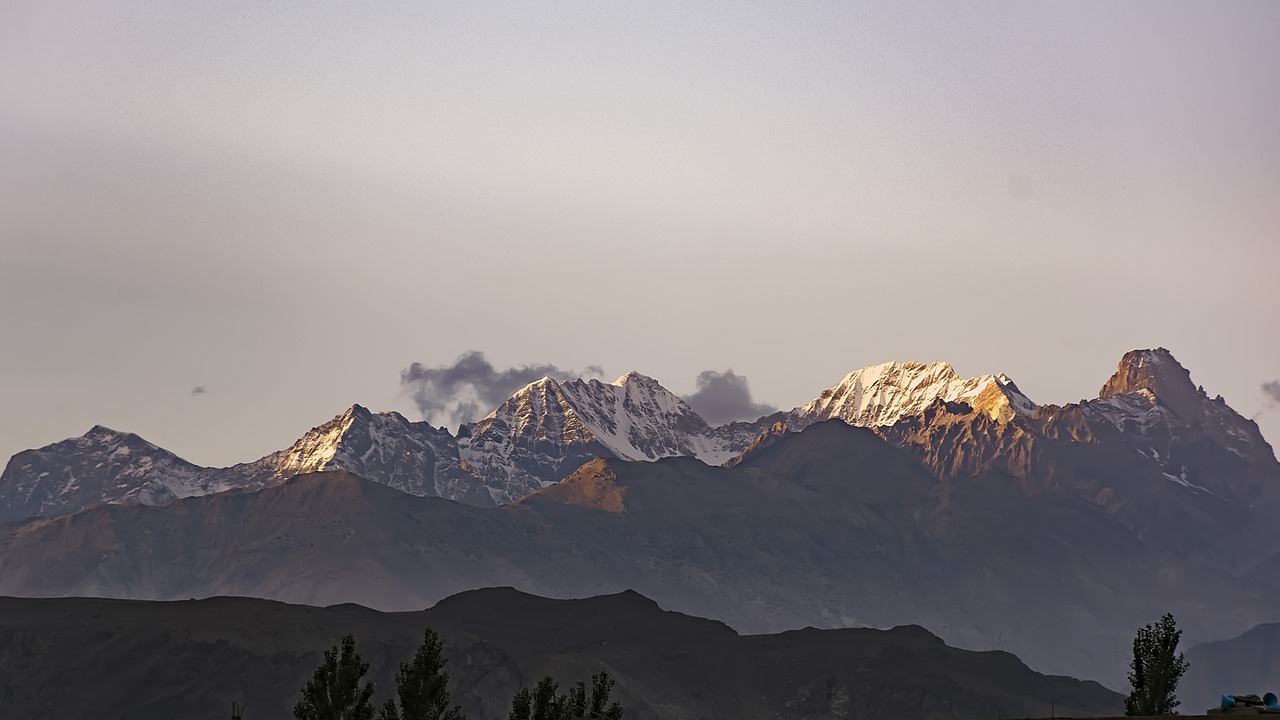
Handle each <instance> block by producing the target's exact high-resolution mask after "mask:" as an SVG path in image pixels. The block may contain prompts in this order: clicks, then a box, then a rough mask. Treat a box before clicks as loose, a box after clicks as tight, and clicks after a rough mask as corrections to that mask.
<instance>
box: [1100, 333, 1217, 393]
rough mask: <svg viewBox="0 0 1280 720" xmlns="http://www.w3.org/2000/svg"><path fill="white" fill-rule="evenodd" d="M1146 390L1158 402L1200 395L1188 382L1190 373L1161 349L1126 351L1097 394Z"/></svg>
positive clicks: (1192, 384)
mask: <svg viewBox="0 0 1280 720" xmlns="http://www.w3.org/2000/svg"><path fill="white" fill-rule="evenodd" d="M1140 390H1147V391H1150V392H1152V393H1154V394H1155V395H1156V396H1157V397H1159V398H1161V399H1162V400H1166V401H1167V400H1173V401H1174V402H1175V403H1177V401H1178V400H1185V399H1186V396H1189V395H1196V394H1202V391H1199V390H1197V388H1196V386H1195V384H1194V383H1192V382H1191V373H1190V371H1188V370H1187V369H1186V368H1184V367H1182V364H1181V363H1179V362H1178V361H1177V359H1176V358H1174V357H1173V353H1171V352H1169V351H1168V350H1166V349H1165V348H1162V347H1161V348H1155V349H1154V350H1130V351H1129V352H1127V353H1125V354H1124V357H1122V358H1120V363H1119V364H1118V365H1117V366H1116V372H1115V374H1114V375H1112V376H1111V378H1110V379H1109V380H1107V382H1106V384H1104V385H1103V386H1102V390H1100V391H1099V392H1098V397H1100V398H1110V397H1115V396H1116V395H1127V394H1129V393H1134V392H1138V391H1140Z"/></svg>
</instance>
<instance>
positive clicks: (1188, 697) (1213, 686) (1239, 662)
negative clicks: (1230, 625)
mask: <svg viewBox="0 0 1280 720" xmlns="http://www.w3.org/2000/svg"><path fill="white" fill-rule="evenodd" d="M1186 655H1187V661H1188V662H1190V663H1191V665H1190V667H1189V668H1187V674H1186V675H1185V676H1184V677H1183V679H1182V682H1181V683H1179V684H1178V697H1179V698H1181V699H1182V702H1183V705H1184V708H1182V709H1183V710H1184V711H1185V712H1188V713H1193V712H1196V711H1198V710H1202V709H1204V708H1208V707H1214V706H1216V705H1217V704H1218V701H1219V699H1220V697H1221V696H1222V695H1223V694H1224V693H1225V694H1227V695H1233V694H1245V693H1257V694H1258V695H1262V694H1264V693H1268V692H1275V693H1280V623H1265V624H1262V625H1258V626H1257V627H1255V628H1253V629H1251V630H1249V631H1248V632H1246V633H1243V634H1241V635H1239V636H1236V637H1233V638H1230V639H1227V640H1217V641H1214V642H1206V643H1201V644H1199V645H1195V646H1193V647H1191V648H1190V649H1189V650H1187V651H1186Z"/></svg>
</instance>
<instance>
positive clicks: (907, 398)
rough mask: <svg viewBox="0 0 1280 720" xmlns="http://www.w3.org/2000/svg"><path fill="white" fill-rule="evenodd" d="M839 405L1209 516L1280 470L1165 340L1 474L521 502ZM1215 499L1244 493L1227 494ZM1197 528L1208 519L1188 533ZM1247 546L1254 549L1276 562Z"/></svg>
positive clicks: (379, 418)
mask: <svg viewBox="0 0 1280 720" xmlns="http://www.w3.org/2000/svg"><path fill="white" fill-rule="evenodd" d="M828 419H839V420H843V421H844V422H846V423H849V424H851V425H856V426H862V427H870V428H874V429H876V431H877V432H878V433H879V434H880V435H881V436H882V437H884V438H885V439H886V440H888V441H889V442H892V443H894V444H896V445H899V446H901V447H905V448H908V449H910V450H912V451H913V452H914V453H916V454H917V456H918V457H919V458H920V459H921V460H922V461H923V462H924V463H925V464H926V465H927V466H928V467H929V468H930V469H931V470H932V471H933V472H934V474H935V475H937V476H938V477H939V478H940V479H948V478H959V477H966V476H969V475H973V474H975V473H977V472H979V471H981V470H983V469H985V468H989V467H999V468H1001V469H1002V470H1004V471H1006V472H1009V473H1010V474H1012V475H1013V476H1015V477H1019V478H1023V479H1026V480H1028V481H1029V482H1031V483H1033V484H1036V483H1040V484H1049V485H1055V486H1059V487H1065V488H1071V489H1073V491H1074V492H1076V493H1077V494H1080V495H1083V496H1087V497H1089V498H1090V499H1091V500H1093V501H1096V502H1099V503H1101V504H1103V505H1105V506H1107V507H1109V508H1111V509H1113V510H1115V511H1117V512H1129V513H1132V514H1133V515H1134V517H1135V520H1137V519H1138V516H1139V515H1140V514H1141V513H1140V510H1139V509H1138V507H1139V506H1140V505H1141V503H1139V502H1136V501H1135V499H1134V498H1133V497H1132V496H1131V494H1129V493H1128V492H1127V491H1126V490H1125V489H1124V488H1122V487H1118V486H1119V485H1122V484H1123V483H1117V482H1112V481H1111V476H1113V475H1115V474H1116V473H1117V472H1119V470H1117V469H1116V468H1123V469H1124V472H1125V473H1127V474H1128V475H1131V476H1139V477H1148V476H1154V477H1158V478H1164V479H1165V480H1166V481H1168V482H1169V483H1172V484H1175V485H1177V486H1179V487H1180V488H1182V489H1183V490H1184V491H1185V492H1183V493H1181V495H1180V497H1181V500H1178V501H1177V502H1173V504H1174V505H1177V504H1179V503H1192V504H1200V505H1206V506H1207V509H1202V510H1198V511H1196V512H1195V513H1192V514H1193V515H1194V514H1196V513H1202V512H1207V513H1209V514H1210V515H1215V514H1222V513H1223V512H1234V505H1235V504H1240V503H1244V504H1246V505H1247V504H1251V503H1252V502H1254V501H1256V498H1258V497H1259V496H1260V495H1265V494H1267V493H1273V492H1274V491H1275V487H1276V486H1277V484H1280V481H1277V480H1276V478H1277V476H1278V474H1277V464H1276V461H1275V458H1274V455H1273V454H1272V451H1271V448H1270V446H1269V445H1268V444H1267V443H1266V441H1265V440H1264V439H1263V438H1262V436H1261V434H1260V432H1259V431H1258V428H1257V426H1256V425H1255V424H1253V423H1252V422H1251V421H1248V420H1245V419H1244V418H1242V417H1240V416H1239V415H1238V414H1236V413H1235V412H1234V411H1233V410H1231V408H1229V407H1228V406H1227V405H1226V404H1225V403H1224V402H1223V401H1222V400H1221V398H1217V399H1213V400H1210V399H1209V398H1208V396H1207V395H1206V394H1205V393H1204V392H1203V390H1202V389H1197V388H1196V387H1195V386H1193V385H1192V384H1191V381H1190V377H1189V374H1188V373H1187V371H1186V370H1185V369H1183V368H1182V367H1181V366H1180V365H1178V363H1177V361H1176V360H1174V359H1173V356H1172V355H1171V354H1170V353H1169V352H1168V351H1167V350H1164V349H1157V350H1136V351H1133V352H1131V353H1128V354H1126V355H1125V357H1124V358H1123V359H1122V360H1121V362H1120V366H1119V369H1118V370H1117V372H1116V374H1115V376H1114V377H1113V378H1112V379H1111V380H1110V381H1108V382H1107V383H1106V385H1105V386H1104V387H1103V389H1102V392H1101V393H1100V396H1099V398H1098V399H1096V400H1090V401H1084V402H1081V403H1078V404H1074V405H1066V406H1052V405H1050V406H1043V407H1041V406H1038V405H1037V404H1036V403H1034V402H1033V401H1031V400H1030V399H1029V398H1027V397H1026V396H1025V395H1023V394H1022V392H1021V391H1020V390H1019V389H1018V387H1017V385H1016V384H1014V382H1013V381H1012V380H1010V379H1009V378H1008V377H1006V376H1004V375H1003V374H996V375H984V376H980V377H977V378H970V379H965V378H961V377H959V376H958V375H957V374H956V373H955V371H954V370H953V369H952V368H951V366H950V365H948V364H946V363H942V362H935V363H929V364H923V363H917V362H889V363H883V364H880V365H873V366H869V367H866V368H862V369H860V370H857V371H854V372H852V373H850V374H849V375H848V376H846V377H845V378H844V379H843V380H842V381H841V382H840V383H838V384H836V385H835V386H834V387H832V388H830V389H828V390H825V391H823V392H822V393H821V394H820V395H819V396H818V397H817V398H815V399H814V400H813V401H811V402H809V403H806V404H805V405H802V406H800V407H797V408H795V409H793V410H791V411H789V412H785V413H781V412H780V413H775V414H774V415H770V416H767V417H764V418H760V419H758V420H756V421H752V422H738V423H731V424H729V425H724V426H720V427H714V428H713V427H711V426H709V425H708V424H707V423H706V422H705V421H704V420H703V419H702V418H701V417H699V416H698V414H697V413H696V412H694V411H693V410H692V409H691V408H690V407H689V406H688V405H687V404H686V403H685V402H684V401H683V400H682V399H680V398H679V397H678V396H676V395H675V394H673V393H671V392H670V391H668V390H667V389H666V388H664V387H662V385H661V384H659V383H658V382H657V381H656V380H654V379H653V378H649V377H646V376H644V375H642V374H640V373H635V372H631V373H627V374H626V375H623V376H622V377H620V378H618V380H616V381H615V382H613V383H603V382H600V381H598V380H574V381H558V380H554V379H551V378H543V379H541V380H539V381H537V382H534V383H531V384H530V385H528V386H526V387H524V388H522V389H520V390H519V391H517V392H516V393H515V394H514V395H512V396H511V398H509V399H508V400H507V401H505V402H504V403H502V405H500V406H499V407H497V408H496V409H494V411H493V412H491V413H490V414H489V415H488V416H486V417H484V418H482V419H481V420H479V421H478V422H476V423H473V424H469V425H464V426H463V427H462V428H460V429H459V432H458V435H457V437H456V438H455V437H454V436H453V435H451V434H449V433H448V432H447V431H446V430H444V429H442V428H436V427H432V426H431V425H430V424H429V423H424V422H410V421H408V420H406V419H405V418H404V417H403V416H401V415H399V414H398V413H370V412H369V411H368V410H366V409H364V408H362V407H360V406H358V405H357V406H353V407H352V408H351V409H349V410H348V411H347V412H346V413H343V414H342V415H340V416H338V417H337V418H335V419H334V420H332V421H330V422H328V423H326V424H324V425H321V426H320V427H317V428H315V429H313V430H312V431H311V432H309V433H307V434H306V435H304V436H303V437H302V438H301V439H299V440H298V442H296V443H295V444H294V445H293V446H292V447H290V448H288V449H286V450H284V451H281V452H278V453H272V454H271V455H268V456H267V457H264V458H262V459H260V460H257V461H255V462H252V463H247V464H244V465H237V466H234V467H232V468H200V467H197V466H195V465H192V464H190V463H187V462H185V461H183V460H182V459H181V458H178V457H177V456H175V455H173V454H172V453H169V452H168V451H165V450H163V449H161V448H158V447H156V446H154V445H151V444H150V443H147V442H145V441H143V440H142V439H141V438H137V437H136V436H132V435H126V434H122V433H115V432H113V431H109V430H106V429H105V428H94V429H93V430H91V431H90V432H89V433H87V434H86V435H85V436H83V437H81V438H74V439H72V440H67V441H63V442H61V443H56V444H54V445H51V446H48V447H45V448H41V449H39V450H32V451H27V452H24V453H19V454H18V455H16V456H14V458H13V459H12V460H11V461H10V463H9V465H8V467H7V468H6V469H5V472H4V474H3V475H2V476H0V521H3V520H12V519H19V518H23V517H29V516H34V515H54V514H58V513H62V512H71V511H74V510H78V509H80V508H83V507H87V506H88V505H91V504H95V503H100V502H124V503H129V502H139V503H143V504H164V503H166V502H170V501H172V500H173V499H175V498H178V497H188V496H191V495H199V494H207V493H210V492H217V491H220V490H225V489H229V488H235V487H243V488H256V487H262V486H264V485H268V484H272V483H276V482H279V481H280V480H282V479H284V478H287V477H290V476H292V475H295V474H298V473H300V472H309V471H315V470H325V469H345V470H350V471H352V472H355V473H357V474H359V475H361V476H362V477H366V478H369V479H371V480H374V481H376V482H382V483H385V484H388V485H390V486H392V487H395V488H397V489H401V490H404V491H406V492H409V493H411V494H415V495H422V496H439V497H445V498H448V499H452V500H457V501H459V502H464V503H468V504H474V505H491V504H505V503H509V502H513V501H515V500H517V499H519V498H520V497H523V496H525V495H527V494H529V493H531V492H534V491H536V490H538V489H540V488H543V487H546V486H547V485H550V484H552V483H554V482H558V481H559V480H561V479H562V478H564V477H565V476H566V475H568V474H569V473H571V472H573V470H574V469H576V468H577V467H578V466H579V465H581V464H582V463H583V462H586V461H587V460H590V459H591V458H594V457H605V458H618V459H623V460H656V459H659V458H663V457H672V456H691V457H696V458H698V459H699V460H702V461H703V462H706V463H708V464H712V465H716V464H721V463H725V462H733V458H734V457H735V456H737V455H739V454H740V453H742V452H743V451H745V450H747V449H748V448H749V447H751V446H752V444H753V443H759V442H767V441H768V438H769V436H770V435H776V434H778V433H780V432H785V431H788V430H790V431H794V430H799V429H802V428H804V427H807V426H808V425H811V424H813V423H815V422H821V421H824V420H828ZM779 423H780V424H779ZM775 426H776V427H775ZM1081 448H1084V450H1083V451H1080V450H1081ZM1134 454H1137V455H1139V456H1140V457H1133V455H1134ZM1064 455H1070V456H1072V457H1070V458H1064ZM1077 456H1079V457H1077ZM1121 456H1123V457H1121ZM1108 468H1110V469H1108ZM1157 494H1162V493H1157ZM1209 497H1213V498H1217V500H1216V501H1215V502H1223V501H1225V502H1227V503H1228V504H1232V505H1233V508H1232V509H1227V508H1225V507H1224V506H1212V503H1206V502H1205V499H1206V498H1209ZM1171 502H1172V501H1171ZM1170 512H1173V513H1174V514H1180V515H1186V514H1187V512H1189V511H1187V510H1186V509H1185V508H1184V509H1180V510H1179V509H1174V510H1170ZM1167 529H1168V528H1167V527H1166V530H1167ZM1258 532H1262V533H1263V534H1265V533H1266V532H1267V531H1265V530H1259V531H1258ZM1193 539H1195V534H1194V533H1193V534H1192V535H1191V536H1188V537H1187V540H1188V544H1189V543H1190V541H1191V540H1193ZM1214 542H1215V543H1216V544H1219V545H1221V544H1222V539H1221V538H1217V539H1215V540H1214ZM1234 543H1235V541H1234V539H1233V540H1231V541H1230V542H1229V543H1228V544H1231V545H1232V546H1233V547H1235V544H1234ZM1222 552H1236V551H1228V550H1223V551H1222ZM1236 554H1237V555H1239V557H1236V558H1234V561H1235V562H1239V563H1242V564H1248V563H1249V562H1253V561H1257V560H1260V558H1252V559H1251V558H1247V557H1244V555H1247V554H1248V553H1244V554H1241V553H1239V552H1236Z"/></svg>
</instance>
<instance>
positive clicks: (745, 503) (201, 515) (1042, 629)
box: [0, 421, 1277, 684]
mask: <svg viewBox="0 0 1280 720" xmlns="http://www.w3.org/2000/svg"><path fill="white" fill-rule="evenodd" d="M1160 482H1161V483H1162V485H1163V486H1168V487H1170V488H1175V489H1181V490H1185V488H1181V486H1177V485H1174V484H1172V483H1169V482H1167V481H1165V480H1163V479H1161V480H1160ZM493 585H511V586H514V587H517V588H520V589H522V590H526V591H530V592H536V593H539V594H545V595H554V596H584V595H594V594H599V593H606V592H616V591H620V590H624V589H628V588H630V589H635V590H638V591H640V592H642V593H644V594H646V595H648V596H650V597H653V598H655V599H656V600H658V601H659V602H660V603H661V604H662V605H663V606H664V607H669V608H672V609H676V610H680V611H682V612H689V613H693V614H698V615H703V616H707V617H715V618H718V619H721V620H724V621H726V622H728V623H729V624H730V625H732V626H733V627H735V628H737V629H739V630H741V631H744V632H770V631H778V630H783V629H789V628H796V627H803V626H806V625H814V626H820V627H848V626H872V627H890V626H893V625H899V624H904V623H919V624H922V625H925V626H926V627H929V628H930V629H931V630H933V631H935V632H937V633H939V635H941V636H942V637H943V638H945V639H946V640H948V641H949V642H953V643H956V644H959V645H961V646H965V647H970V648H974V649H1005V650H1009V651H1012V652H1015V653H1018V654H1020V656H1022V657H1025V658H1026V659H1027V660H1028V662H1029V663H1030V664H1031V665H1032V667H1035V668H1037V669H1040V670H1044V671H1048V672H1056V673H1064V674H1073V675H1076V676H1078V677H1090V678H1095V679H1102V680H1104V681H1108V682H1112V683H1117V684H1118V683H1120V682H1122V681H1123V671H1124V667H1125V664H1126V663H1127V662H1128V659H1127V657H1126V655H1127V653H1128V650H1129V648H1128V639H1129V638H1130V637H1131V636H1132V633H1133V629H1134V628H1136V627H1138V626H1139V625H1141V624H1142V623H1143V622H1147V621H1149V620H1150V619H1151V617H1156V616H1158V615H1159V614H1160V613H1162V612H1164V611H1166V610H1172V611H1174V612H1175V614H1177V616H1178V618H1179V622H1180V623H1182V624H1183V625H1184V627H1186V628H1187V631H1188V636H1189V639H1193V638H1211V637H1223V636H1226V635H1229V634H1232V633H1237V632H1240V631H1242V630H1244V629H1246V628H1248V627H1252V626H1253V625H1255V624H1257V623H1258V622H1263V621H1266V620H1271V619H1274V618H1273V616H1274V613H1275V610H1274V608H1275V607H1276V603H1275V601H1276V599H1277V598H1276V593H1275V591H1274V589H1272V588H1270V587H1267V586H1257V585H1251V584H1247V583H1242V582H1240V581H1237V580H1235V579H1234V578H1232V577H1230V576H1228V575H1226V574H1224V573H1221V572H1218V571H1216V570H1214V569H1213V568H1212V567H1210V566H1208V565H1206V564H1203V563H1199V562H1196V561H1194V560H1189V559H1187V558H1185V557H1183V556H1180V555H1178V554H1176V553H1174V552H1172V551H1171V550H1170V549H1169V547H1168V546H1167V545H1165V544H1161V543H1153V542H1148V541H1147V540H1145V539H1144V538H1143V537H1142V536H1141V535H1140V534H1139V533H1135V532H1134V531H1133V530H1132V529H1131V528H1130V527H1128V526H1127V525H1126V524H1125V523H1124V522H1122V521H1121V520H1120V519H1118V518H1117V517H1116V516H1115V514H1113V513H1111V512H1108V510H1107V509H1106V508H1105V507H1102V506H1099V505H1098V504H1096V503H1093V502H1089V501H1086V500H1084V499H1081V498H1078V497H1074V496H1073V495H1071V494H1069V493H1065V492H1062V491H1059V490H1056V489H1053V488H1037V489H1035V490H1034V491H1031V492H1028V489H1027V488H1026V486H1025V485H1024V483H1022V482H1021V481H1019V480H1018V479H1017V478H1013V477H1011V476H1009V475H1007V474H1005V473H1001V472H996V471H991V472H987V473H985V474H983V475H980V476H977V477H972V478H966V479H965V481H964V482H953V481H947V482H943V483H939V482H938V480H937V479H936V478H934V477H933V476H932V475H931V474H929V472H928V471H927V470H926V469H925V468H924V467H922V466H921V465H920V464H919V462H918V461H917V460H916V459H915V458H913V457H912V456H911V455H910V454H908V453H906V452H904V451H901V450H898V449H895V448H894V447H892V446H891V445H889V444H888V443H885V442H883V441H882V440H881V439H880V438H878V437H877V436H876V435H874V434H873V433H872V432H871V431H869V430H865V429H859V428H853V427H850V426H848V425H846V424H844V423H841V422H836V421H833V422H827V423H820V424H817V425H813V426H811V427H809V428H807V429H806V430H805V431H803V432H800V433H787V434H785V435H783V436H781V437H780V438H779V439H777V440H776V441H775V442H773V443H771V444H768V445H766V446H763V447H761V448H759V449H758V450H756V451H754V452H753V453H750V454H748V455H746V456H745V457H743V458H742V461H741V462H739V463H738V464H737V465H736V466H735V467H733V468H721V467H711V466H707V465H705V464H703V463H701V462H699V461H697V460H694V459H692V458H668V459H664V460H659V461H656V462H627V461H618V460H607V461H606V460H595V461H591V462H589V463H587V464H585V465H584V466H582V467H581V468H579V469H578V470H577V471H576V472H574V473H573V474H572V475H571V476H570V477H569V478H568V479H566V480H565V481H564V482H561V483H559V484H556V485H554V486H551V487H549V488H546V489H544V490H542V491H540V492H537V493H535V494H533V495H530V496H528V497H526V498H524V499H522V500H520V501H519V502H517V503H514V504H512V505H508V506H504V507H498V508H487V509H486V508H479V507H471V506H466V505H461V504H458V503H453V502H448V501H445V500H441V499H438V498H414V497H409V496H406V495H404V494H402V493H400V492H398V491H395V490H392V489H390V488H388V487H386V486H384V485H381V484H377V483H369V482H367V481H363V480H360V479H358V478H356V477H354V476H352V475H349V474H345V473H319V474H311V475H305V476H299V477H297V478H295V479H293V480H290V481H288V482H286V483H284V484H282V485H279V486H273V487H268V488H266V489H263V490H260V491H257V492H248V491H233V492H227V493H222V494H218V495H213V496H208V497H194V498H188V499H183V500H179V501H177V502H175V503H173V504H171V505H169V506H167V507H164V508H150V507H142V506H124V505H118V506H99V507H94V508H91V509H88V510H85V511H82V512H80V513H76V514H74V515H67V516H62V517H57V518H40V519H35V520H30V521H27V522H25V523H22V524H18V525H12V526H9V527H7V528H0V593H5V594H17V595H29V596H64V595H99V596H114V597H133V598H149V599H181V598H190V597H205V596H211V595H220V594H234V595H248V596H256V597H268V598H275V599H280V600H285V601H289V602H306V603H311V604H330V603H338V602H359V603H362V604H366V605H370V606H374V607H378V608H380V609H386V610H408V609H413V608H417V607H422V606H425V605H428V604H430V603H433V602H435V601H437V600H439V599H441V598H443V597H446V596H448V595H451V594H454V593H457V592H461V591H463V590H468V589H473V588H478V587H487V586H493ZM1223 597H1229V598H1230V602H1223Z"/></svg>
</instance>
